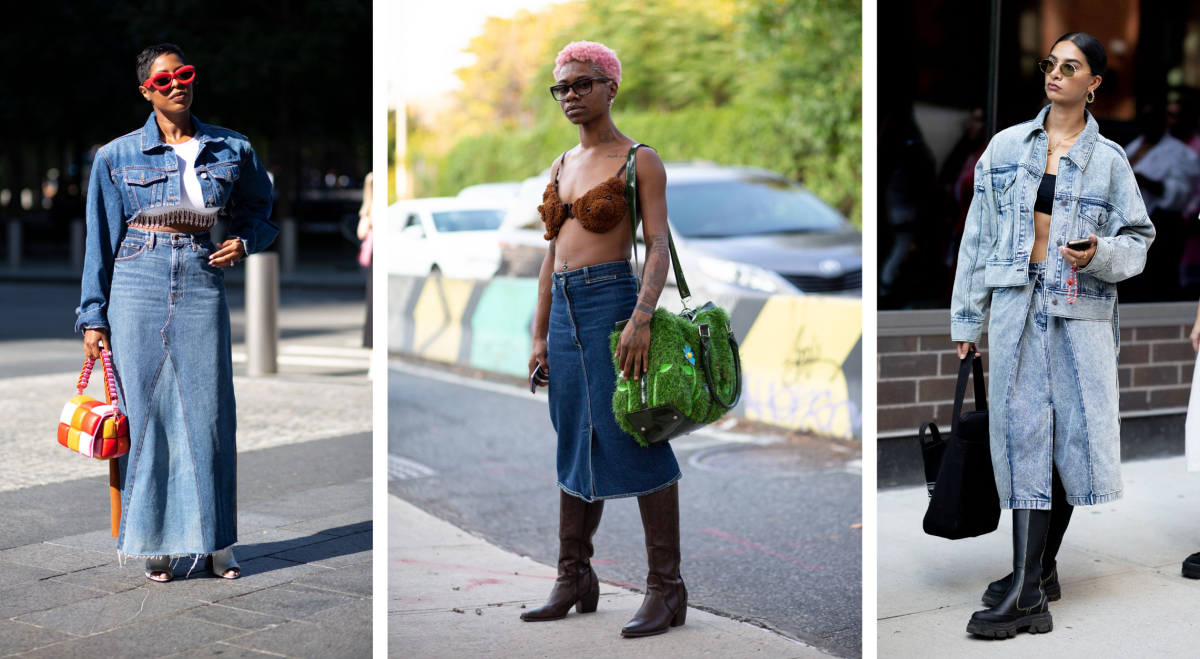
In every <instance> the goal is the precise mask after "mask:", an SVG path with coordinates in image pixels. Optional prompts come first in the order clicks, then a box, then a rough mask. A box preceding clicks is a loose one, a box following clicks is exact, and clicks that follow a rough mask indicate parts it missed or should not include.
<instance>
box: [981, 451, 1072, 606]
mask: <svg viewBox="0 0 1200 659" xmlns="http://www.w3.org/2000/svg"><path fill="white" fill-rule="evenodd" d="M1051 491H1052V495H1051V499H1050V500H1051V504H1050V506H1051V509H1050V535H1049V537H1048V538H1047V539H1046V556H1045V558H1043V559H1042V588H1043V589H1044V590H1045V591H1046V597H1048V598H1050V601H1051V602H1057V601H1058V600H1059V599H1062V586H1061V585H1059V583H1058V550H1059V548H1061V547H1062V541H1063V536H1064V535H1066V534H1067V525H1068V524H1070V523H1071V513H1073V512H1075V506H1072V505H1071V504H1069V503H1067V491H1066V490H1065V489H1064V488H1063V485H1062V481H1061V480H1059V478H1058V469H1055V470H1054V486H1053V489H1052V490H1051ZM1010 586H1012V573H1011V572H1009V573H1008V576H1006V577H1004V578H1003V579H1000V580H997V581H993V582H992V583H990V584H988V587H987V590H986V591H984V593H983V603H984V604H986V605H988V606H996V605H997V604H999V603H1000V600H1002V599H1004V595H1005V594H1007V593H1008V589H1009V587H1010Z"/></svg>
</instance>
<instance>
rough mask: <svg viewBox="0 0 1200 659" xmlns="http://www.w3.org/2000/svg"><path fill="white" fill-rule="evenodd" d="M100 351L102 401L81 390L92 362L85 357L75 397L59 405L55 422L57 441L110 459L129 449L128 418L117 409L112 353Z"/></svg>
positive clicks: (88, 453) (84, 386) (91, 455)
mask: <svg viewBox="0 0 1200 659" xmlns="http://www.w3.org/2000/svg"><path fill="white" fill-rule="evenodd" d="M100 354H101V356H102V357H103V362H102V364H101V367H102V368H103V369H104V400H105V402H103V403H102V402H100V401H98V400H96V399H95V398H92V397H91V396H85V395H84V394H83V390H84V388H86V387H87V385H88V379H89V378H90V377H91V375H92V366H93V365H94V364H95V362H96V360H94V359H89V360H87V362H85V363H84V365H83V370H82V371H81V372H80V373H79V382H78V384H77V385H76V389H75V397H74V398H72V399H71V400H70V401H68V402H67V404H66V406H65V407H63V411H62V416H61V417H60V418H59V423H58V443H59V444H62V445H63V446H65V447H67V448H69V449H71V450H72V451H76V452H78V453H79V454H81V455H85V456H87V457H89V458H96V459H97V460H110V459H112V458H119V457H121V456H122V455H125V454H126V453H128V452H129V420H128V419H127V418H126V417H125V415H124V414H121V411H120V410H119V409H117V383H116V379H115V378H114V377H113V372H114V371H113V366H112V353H110V352H109V351H108V350H101V351H100Z"/></svg>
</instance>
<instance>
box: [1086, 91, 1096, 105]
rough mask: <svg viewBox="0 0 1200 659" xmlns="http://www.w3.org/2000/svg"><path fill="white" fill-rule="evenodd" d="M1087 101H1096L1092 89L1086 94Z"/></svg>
mask: <svg viewBox="0 0 1200 659" xmlns="http://www.w3.org/2000/svg"><path fill="white" fill-rule="evenodd" d="M1087 102H1088V103H1095V102H1096V92H1094V91H1090V92H1088V95H1087Z"/></svg>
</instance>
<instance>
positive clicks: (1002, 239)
mask: <svg viewBox="0 0 1200 659" xmlns="http://www.w3.org/2000/svg"><path fill="white" fill-rule="evenodd" d="M1049 111H1050V106H1048V105H1047V106H1046V107H1044V108H1042V111H1041V113H1039V114H1038V116H1037V118H1036V119H1034V120H1032V121H1027V122H1025V123H1023V124H1018V125H1016V126H1013V127H1011V128H1007V129H1005V130H1003V131H1001V132H1000V133H998V134H997V135H996V136H995V137H993V138H992V141H991V143H989V144H988V147H987V150H985V151H984V152H983V156H982V157H981V158H980V159H979V163H978V164H976V165H975V194H974V198H972V200H971V207H970V209H969V210H968V212H967V220H966V227H965V228H964V231H963V237H962V245H961V246H960V247H959V250H958V271H957V272H956V273H955V275H954V292H953V295H952V298H951V303H950V336H951V340H953V341H971V342H978V341H979V337H980V334H981V333H982V331H983V317H984V313H985V312H986V305H987V302H988V299H989V296H990V295H991V292H992V289H993V288H998V287H1007V286H1024V285H1026V284H1028V283H1029V254H1030V251H1032V249H1033V240H1034V227H1033V204H1034V200H1035V199H1036V197H1037V190H1038V186H1039V185H1040V184H1041V180H1042V174H1043V173H1045V170H1046V151H1047V150H1048V149H1049V137H1048V135H1047V133H1046V130H1045V128H1044V127H1043V122H1044V121H1045V119H1046V115H1047V113H1049ZM1085 114H1086V115H1087V127H1085V128H1084V129H1083V133H1081V134H1080V136H1079V138H1078V139H1077V140H1076V141H1075V144H1074V146H1072V147H1071V150H1070V151H1068V152H1067V153H1066V154H1064V155H1063V156H1062V157H1061V158H1059V161H1058V175H1057V178H1056V181H1055V186H1054V208H1053V211H1052V212H1051V214H1050V240H1049V248H1048V249H1047V250H1046V251H1047V261H1046V267H1047V272H1046V281H1045V284H1046V288H1047V291H1046V294H1047V297H1048V298H1049V304H1047V305H1046V307H1045V308H1046V312H1047V313H1048V314H1049V315H1052V316H1061V317H1063V318H1075V319H1081V320H1110V321H1112V323H1113V329H1114V334H1115V333H1116V330H1117V319H1116V306H1117V282H1119V281H1122V280H1125V279H1128V278H1130V277H1132V276H1134V275H1136V274H1138V273H1140V272H1141V271H1142V268H1143V267H1144V266H1145V265H1146V250H1147V249H1148V248H1149V247H1150V243H1151V242H1152V241H1153V240H1154V225H1153V224H1151V223H1150V217H1149V216H1148V215H1147V214H1146V206H1145V204H1144V203H1143V202H1142V193H1141V191H1140V190H1139V189H1138V185H1137V181H1135V180H1134V177H1133V169H1132V168H1131V167H1130V166H1129V160H1128V159H1127V158H1126V157H1125V151H1124V150H1122V149H1121V147H1120V146H1118V145H1117V144H1116V143H1115V142H1113V141H1112V140H1109V139H1107V138H1105V137H1103V136H1101V135H1100V129H1099V126H1098V125H1097V123H1096V120H1095V119H1094V118H1093V117H1092V115H1091V113H1090V112H1086V111H1085ZM1089 233H1094V234H1096V237H1097V238H1099V244H1098V245H1097V246H1096V253H1095V255H1094V256H1093V257H1092V259H1091V260H1090V261H1089V262H1088V263H1087V265H1085V266H1080V267H1079V269H1078V272H1079V282H1078V289H1077V291H1078V295H1077V299H1076V300H1075V303H1074V304H1070V303H1068V297H1067V280H1068V279H1069V278H1070V275H1071V266H1070V264H1069V263H1067V262H1066V259H1064V258H1063V256H1062V254H1060V253H1059V251H1058V249H1057V247H1058V246H1059V245H1065V244H1066V243H1067V241H1069V240H1078V239H1081V238H1087V237H1088V234H1089Z"/></svg>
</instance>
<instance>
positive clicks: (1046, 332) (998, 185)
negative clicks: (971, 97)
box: [950, 32, 1154, 637]
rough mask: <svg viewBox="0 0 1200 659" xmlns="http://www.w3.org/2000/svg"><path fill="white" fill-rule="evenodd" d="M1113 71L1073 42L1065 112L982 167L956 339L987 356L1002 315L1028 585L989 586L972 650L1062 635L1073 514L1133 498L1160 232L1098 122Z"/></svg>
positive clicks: (1001, 359) (1047, 64) (966, 242)
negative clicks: (1134, 326) (1130, 291)
mask: <svg viewBox="0 0 1200 659" xmlns="http://www.w3.org/2000/svg"><path fill="white" fill-rule="evenodd" d="M1107 61H1108V57H1107V55H1106V53H1105V51H1104V48H1103V46H1101V45H1100V42H1099V41H1097V40H1096V39H1095V38H1094V37H1092V36H1091V35H1088V34H1084V33H1081V32H1072V33H1069V34H1066V35H1064V36H1062V37H1061V38H1059V40H1058V41H1057V42H1055V44H1054V46H1053V47H1052V49H1051V51H1050V55H1049V57H1048V58H1047V59H1046V60H1044V61H1042V62H1041V65H1040V68H1041V70H1042V72H1043V73H1044V74H1045V75H1044V79H1043V80H1044V83H1043V84H1044V87H1045V91H1046V96H1047V97H1048V98H1049V99H1050V105H1048V106H1047V107H1045V108H1043V109H1042V111H1041V112H1040V113H1039V114H1038V116H1037V117H1036V118H1035V119H1034V120H1032V121H1027V122H1025V123H1022V124H1019V125H1016V126H1013V127H1012V128H1008V129H1006V130H1004V131H1002V132H1000V133H999V134H997V135H996V136H995V137H994V138H992V140H991V143H990V144H988V147H987V150H985V151H984V153H983V156H982V157H981V158H980V159H979V162H978V164H976V166H975V194H974V198H973V199H972V200H971V207H970V210H969V211H968V213H967V218H966V223H965V227H964V233H963V237H962V246H961V248H960V250H959V258H958V271H957V274H956V276H955V279H954V294H953V301H952V304H951V310H950V314H951V316H950V318H951V320H950V332H951V339H952V340H954V341H956V342H957V343H958V356H959V358H960V359H963V358H965V357H966V355H967V353H968V352H975V351H976V347H975V344H976V342H978V341H979V338H980V334H981V333H982V330H983V318H984V314H985V313H986V311H987V303H988V300H989V298H990V299H991V314H990V318H991V321H990V325H989V327H988V342H989V350H990V357H991V359H990V360H989V363H990V369H991V377H990V378H989V381H988V392H989V401H988V402H989V406H990V408H989V434H990V437H991V457H992V466H993V468H994V470H995V476H996V488H997V490H998V493H999V498H1000V506H1001V508H1005V509H1011V510H1012V511H1013V572H1012V574H1010V575H1009V576H1007V577H1004V578H1003V579H1000V580H998V581H995V582H993V583H991V584H990V585H989V586H988V588H987V590H986V592H985V593H984V596H983V600H984V603H985V604H987V605H989V606H990V607H991V608H989V609H987V610H984V611H979V612H976V613H975V614H974V615H972V616H971V620H970V622H969V623H968V625H967V631H968V632H970V633H973V634H979V635H982V636H992V637H1004V636H1011V635H1013V634H1016V633H1017V632H1018V630H1021V629H1026V628H1030V629H1033V630H1034V631H1050V629H1052V627H1053V619H1052V618H1051V615H1050V609H1049V601H1050V600H1051V599H1058V598H1059V596H1060V592H1061V588H1060V586H1059V583H1058V570H1057V563H1056V555H1057V553H1058V549H1059V547H1060V546H1061V544H1062V539H1063V535H1064V534H1065V533H1066V530H1067V524H1068V523H1069V521H1070V519H1071V512H1072V511H1073V506H1090V505H1096V504H1100V503H1105V502H1109V501H1114V500H1116V499H1119V498H1120V497H1121V495H1122V492H1123V488H1122V484H1121V434H1120V422H1119V419H1118V406H1117V403H1118V396H1117V346H1118V338H1119V328H1118V325H1117V315H1116V305H1117V287H1116V283H1117V282H1119V281H1122V280H1125V279H1128V278H1130V277H1132V276H1134V275H1136V274H1138V273H1139V272H1141V271H1142V268H1143V267H1144V266H1145V263H1146V252H1147V249H1148V247H1149V246H1150V243H1151V242H1152V241H1153V239H1154V226H1153V225H1152V224H1151V222H1150V218H1149V216H1148V214H1147V212H1146V206H1145V205H1144V204H1143V203H1142V197H1141V195H1140V194H1139V192H1138V179H1137V178H1136V176H1135V174H1134V171H1133V168H1132V167H1130V165H1129V161H1128V160H1126V158H1125V153H1124V151H1122V149H1121V147H1120V146H1118V145H1117V144H1116V143H1114V142H1112V141H1111V140H1108V139H1106V138H1104V137H1103V136H1101V135H1100V132H1099V127H1098V125H1097V123H1096V120H1095V118H1093V117H1092V115H1091V113H1089V112H1088V111H1087V109H1086V108H1087V104H1089V103H1091V102H1094V100H1095V92H1096V89H1097V87H1099V86H1100V82H1101V79H1102V76H1103V75H1104V73H1105V69H1106V66H1107ZM1039 172H1040V174H1038V173H1039ZM1081 239H1083V240H1082V241H1081ZM1075 241H1081V243H1082V244H1080V242H1075Z"/></svg>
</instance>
